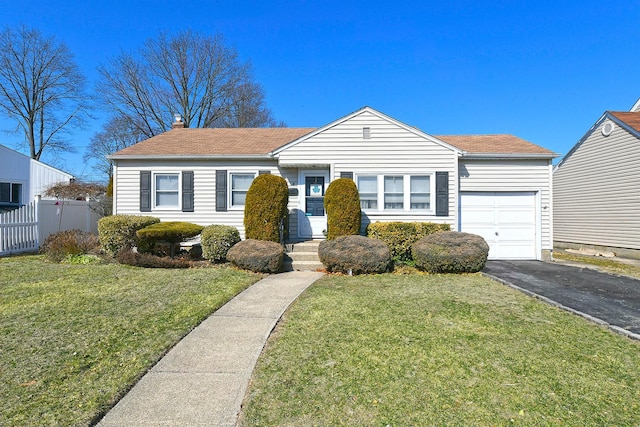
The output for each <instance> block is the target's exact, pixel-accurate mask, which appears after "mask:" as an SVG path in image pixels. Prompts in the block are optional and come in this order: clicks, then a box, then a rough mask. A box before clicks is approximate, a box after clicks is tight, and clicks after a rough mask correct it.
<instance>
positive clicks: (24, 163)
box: [0, 145, 73, 204]
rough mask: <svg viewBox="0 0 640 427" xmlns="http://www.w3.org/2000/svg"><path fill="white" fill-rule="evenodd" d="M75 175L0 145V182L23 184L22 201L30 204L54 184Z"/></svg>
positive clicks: (66, 181)
mask: <svg viewBox="0 0 640 427" xmlns="http://www.w3.org/2000/svg"><path fill="white" fill-rule="evenodd" d="M71 178H73V175H71V174H68V173H66V172H63V171H61V170H58V169H56V168H54V167H51V166H49V165H46V164H44V163H42V162H39V161H38V160H34V159H31V158H30V157H29V156H26V155H24V154H22V153H18V152H17V151H14V150H11V149H10V148H7V147H4V146H2V145H0V182H12V183H19V184H22V203H23V204H29V203H30V202H31V201H33V199H34V198H35V197H36V196H38V195H41V196H43V197H44V195H43V193H44V192H45V191H46V190H47V189H48V188H49V187H50V186H52V185H54V184H57V183H60V182H63V183H68V182H69V180H70V179H71Z"/></svg>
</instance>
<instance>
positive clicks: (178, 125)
mask: <svg viewBox="0 0 640 427" xmlns="http://www.w3.org/2000/svg"><path fill="white" fill-rule="evenodd" d="M182 128H184V122H183V121H182V116H181V115H180V114H177V113H176V114H174V115H173V123H171V129H182Z"/></svg>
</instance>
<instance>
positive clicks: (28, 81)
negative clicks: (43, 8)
mask: <svg viewBox="0 0 640 427" xmlns="http://www.w3.org/2000/svg"><path fill="white" fill-rule="evenodd" d="M84 89H85V78H84V76H83V75H82V73H81V72H80V69H79V68H78V66H77V65H76V63H75V61H74V57H73V54H72V53H71V52H70V51H69V49H68V48H67V47H66V46H65V45H64V44H62V43H59V42H57V41H56V40H55V39H54V38H53V37H45V36H43V35H42V34H41V33H40V31H38V30H35V29H30V28H27V27H25V26H22V27H19V28H17V29H10V28H6V29H4V30H3V31H2V32H1V33H0V109H2V110H4V111H6V113H7V114H8V115H9V117H11V118H13V119H15V120H16V121H17V123H18V126H17V129H22V131H24V135H25V141H26V143H27V144H28V145H29V149H30V154H31V158H33V159H40V156H41V155H42V153H43V152H45V150H46V151H49V152H59V151H73V147H72V146H70V145H69V143H68V141H67V140H65V134H66V133H67V132H68V130H69V129H71V128H73V127H76V126H81V125H82V124H83V120H84V119H85V118H86V111H87V106H88V98H87V97H86V95H85V92H84Z"/></svg>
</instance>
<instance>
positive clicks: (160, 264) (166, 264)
mask: <svg viewBox="0 0 640 427" xmlns="http://www.w3.org/2000/svg"><path fill="white" fill-rule="evenodd" d="M116 261H118V262H119V263H120V264H126V265H132V266H134V267H144V268H189V267H191V264H190V263H189V261H187V260H186V259H183V258H166V257H159V256H155V255H151V254H141V253H138V252H134V251H133V249H131V248H123V249H121V250H120V251H119V252H118V253H117V254H116Z"/></svg>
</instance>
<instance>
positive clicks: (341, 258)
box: [318, 236, 393, 274]
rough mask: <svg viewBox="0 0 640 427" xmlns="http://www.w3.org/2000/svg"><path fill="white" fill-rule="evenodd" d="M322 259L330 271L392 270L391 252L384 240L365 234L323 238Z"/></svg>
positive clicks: (321, 244)
mask: <svg viewBox="0 0 640 427" xmlns="http://www.w3.org/2000/svg"><path fill="white" fill-rule="evenodd" d="M318 255H319V256H320V261H321V262H322V263H323V264H324V266H325V267H327V270H328V271H331V272H340V273H347V274H371V273H384V272H387V271H390V270H391V267H392V265H393V262H392V261H391V252H390V251H389V247H388V246H387V245H386V244H385V243H384V242H382V241H380V240H376V239H369V238H368V237H364V236H340V237H337V238H335V239H333V240H323V241H322V242H320V246H319V248H318Z"/></svg>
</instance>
